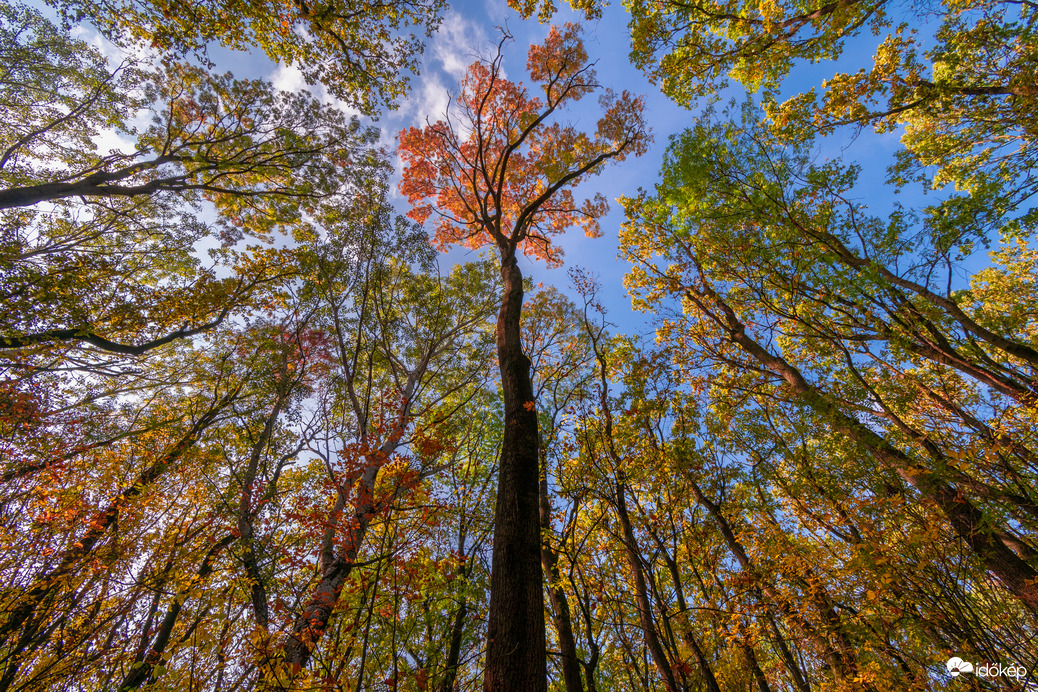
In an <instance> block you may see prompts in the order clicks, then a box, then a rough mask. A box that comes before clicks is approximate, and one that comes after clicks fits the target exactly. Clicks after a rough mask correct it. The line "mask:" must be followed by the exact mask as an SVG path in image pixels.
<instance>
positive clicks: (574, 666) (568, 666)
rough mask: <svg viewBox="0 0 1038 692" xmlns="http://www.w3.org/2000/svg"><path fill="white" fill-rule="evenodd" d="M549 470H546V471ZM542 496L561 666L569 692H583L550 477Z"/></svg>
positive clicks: (545, 557)
mask: <svg viewBox="0 0 1038 692" xmlns="http://www.w3.org/2000/svg"><path fill="white" fill-rule="evenodd" d="M546 471H547V469H545V472H546ZM540 495H541V532H542V541H543V542H542V544H541V564H542V566H543V567H544V575H545V577H546V578H547V580H548V598H549V599H550V600H551V610H552V620H553V622H554V624H555V633H556V635H557V636H558V638H559V653H560V655H561V656H560V659H561V660H560V664H561V666H562V679H563V681H564V682H565V683H566V692H583V690H584V685H583V682H582V681H581V678H580V660H579V659H578V658H577V643H576V640H575V639H574V638H573V618H572V616H571V614H570V609H569V600H568V599H567V598H566V592H565V591H564V590H563V588H562V579H561V578H560V577H559V556H558V555H557V554H556V552H555V550H554V549H553V548H552V547H551V544H550V543H549V541H548V536H549V535H550V529H551V502H550V501H549V499H548V477H547V475H545V476H544V477H542V478H541V479H540Z"/></svg>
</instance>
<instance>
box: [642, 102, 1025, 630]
mask: <svg viewBox="0 0 1038 692" xmlns="http://www.w3.org/2000/svg"><path fill="white" fill-rule="evenodd" d="M752 122H753V117H752V114H750V115H748V117H747V118H746V119H745V120H744V124H743V125H742V126H739V125H735V124H728V125H715V126H711V125H709V124H707V123H706V122H703V123H701V124H700V126H699V127H697V128H696V129H694V130H692V131H689V132H688V133H686V134H685V135H683V136H682V137H680V138H677V139H676V140H675V142H674V144H673V147H672V149H671V153H670V155H669V158H668V164H667V168H666V180H665V182H664V183H663V184H662V185H661V186H660V188H659V197H657V198H650V197H649V196H648V195H645V196H643V197H641V198H639V199H638V200H630V201H629V202H628V211H629V213H630V214H631V219H632V223H631V224H630V225H629V226H628V228H627V230H626V231H625V233H624V237H623V242H624V245H625V249H626V251H627V252H628V253H629V256H630V257H631V258H632V259H634V260H635V261H637V262H638V266H637V267H636V268H635V270H634V271H632V273H631V275H630V276H629V281H630V285H631V286H632V287H634V288H635V289H636V290H637V291H639V293H640V294H641V296H643V298H640V300H645V301H646V302H644V303H642V304H643V305H646V306H647V305H654V304H657V303H658V301H660V300H661V299H663V297H664V296H666V295H668V294H676V295H678V296H680V301H681V310H682V315H683V316H682V317H680V318H678V319H677V320H676V321H675V322H673V323H669V322H668V323H667V324H666V325H665V326H664V327H662V333H666V334H668V338H674V339H681V340H682V341H685V340H686V339H687V340H688V341H686V343H689V347H690V348H692V349H693V350H694V351H698V352H699V353H700V355H698V356H694V358H696V359H697V360H699V361H703V360H707V359H708V360H709V361H711V362H715V363H717V364H719V366H720V367H721V368H722V369H723V370H724V371H727V372H730V373H732V377H733V378H735V379H737V380H740V383H739V385H738V386H739V387H740V388H745V389H748V390H749V391H751V392H754V393H757V394H759V395H761V396H764V397H768V398H773V399H776V400H780V401H787V402H797V403H798V404H799V405H801V406H804V407H805V408H806V409H808V410H810V411H811V412H812V414H813V415H815V416H817V417H818V419H820V420H823V421H825V422H826V425H827V426H830V427H831V429H832V430H833V431H834V433H835V434H838V435H840V436H841V437H842V438H845V439H846V440H847V441H848V442H849V443H850V444H854V445H856V446H859V447H860V448H862V449H865V450H867V451H868V453H869V454H870V455H871V456H872V457H873V458H874V459H875V460H876V461H877V462H879V463H880V464H882V465H883V466H884V467H885V468H886V469H887V470H888V471H889V472H891V474H893V475H896V477H898V478H900V479H901V481H903V483H904V484H905V486H907V488H911V491H909V490H907V489H902V490H900V491H898V492H902V493H906V492H912V493H917V494H918V501H920V502H922V503H925V504H928V505H929V506H932V507H934V508H936V509H937V510H939V511H940V513H941V514H942V515H943V516H944V518H945V521H946V522H947V526H948V527H949V528H950V529H951V531H952V532H953V533H954V535H956V536H958V538H959V539H960V540H961V541H962V542H963V543H964V544H965V545H968V546H969V547H970V549H971V550H972V552H973V554H974V555H975V556H976V559H977V560H978V562H979V563H980V564H981V565H983V570H985V571H986V572H988V573H990V574H991V575H993V576H995V577H996V578H997V579H998V580H999V581H1000V583H1001V585H1002V586H1003V587H1004V588H1005V589H1006V591H1007V592H1009V593H1011V594H1012V595H1013V596H1014V597H1015V598H1016V599H1018V602H1019V605H1020V606H1022V607H1023V608H1024V609H1026V610H1029V611H1031V613H1034V612H1038V611H1036V604H1038V591H1036V590H1035V588H1034V578H1035V565H1034V562H1033V555H1034V546H1033V545H1032V541H1033V538H1031V537H1030V535H1029V534H1030V530H1028V531H1026V532H1025V533H1024V534H1023V535H1020V533H1019V532H1018V531H1017V530H1015V529H1014V525H1016V524H1017V522H1019V523H1020V524H1021V525H1023V526H1029V525H1033V524H1032V519H1031V515H1032V513H1033V511H1034V504H1033V497H1034V495H1033V485H1032V484H1033V480H1032V479H1031V476H1030V474H1031V470H1030V469H1032V468H1033V466H1032V464H1031V462H1030V460H1031V459H1032V458H1033V456H1034V450H1033V446H1032V445H1033V436H1032V435H1031V433H1030V431H1029V429H1028V425H1029V424H1028V423H1025V422H1024V421H1025V420H1029V419H1030V416H1031V413H1030V412H1031V411H1033V410H1034V409H1033V407H1034V401H1035V399H1034V393H1035V388H1034V372H1035V371H1034V368H1035V364H1036V363H1035V360H1034V355H1035V353H1034V343H1033V338H1032V337H1031V336H1030V335H1029V333H1028V331H1027V327H1025V326H1024V325H1023V324H1021V323H1015V322H1012V321H1010V322H1006V323H1002V324H1001V325H999V327H998V328H997V329H994V330H993V329H990V328H989V326H986V325H985V324H982V322H984V319H983V312H982V311H977V310H975V309H974V308H973V305H974V304H972V301H971V300H969V299H968V298H967V296H969V292H968V291H964V292H958V291H953V290H951V284H952V276H951V275H952V273H953V272H955V271H956V270H957V268H956V265H955V263H954V261H953V260H952V258H949V257H948V255H947V254H946V252H944V251H943V250H942V246H943V245H942V244H943V243H945V242H946V238H944V237H942V235H941V234H940V233H939V232H938V231H941V230H943V225H942V224H941V223H940V222H935V223H934V224H933V225H930V224H929V223H922V224H920V225H921V226H922V227H921V228H913V226H912V224H913V223H914V217H913V216H912V215H910V214H908V213H907V212H906V211H905V210H898V211H896V212H895V213H894V214H893V215H892V216H891V218H890V219H889V220H887V221H881V220H880V219H878V218H874V217H870V216H869V215H867V213H866V212H865V211H864V209H863V208H862V207H861V206H860V205H859V204H856V203H854V202H853V201H851V198H850V190H851V189H852V186H853V184H854V178H855V175H856V171H855V170H854V169H849V170H848V169H846V168H844V167H842V166H840V165H839V164H836V163H832V162H827V163H824V164H821V165H811V164H809V162H808V158H807V153H806V152H805V151H804V150H802V149H795V148H782V147H780V146H778V145H776V144H775V143H774V141H773V140H771V139H770V138H769V137H768V136H767V135H766V134H765V133H763V132H761V131H760V130H755V129H754V128H753V125H752ZM1010 247H1012V246H1010ZM656 255H661V256H664V257H667V258H668V259H670V260H671V261H672V262H673V263H672V264H670V265H669V266H667V267H661V266H659V264H658V263H657V262H656V261H655V260H654V256H656ZM942 269H943V272H942V271H941V270H942ZM989 271H994V270H989ZM941 273H945V276H943V277H941ZM1001 273H1002V274H1003V276H1004V279H1005V281H1007V282H1011V283H1015V280H1014V279H1013V278H1012V277H1013V275H1014V274H1015V271H1013V270H1003V272H1001ZM938 277H941V278H938ZM1018 290H1019V291H1020V294H1021V295H1028V294H1029V293H1030V292H1032V290H1033V289H1031V288H1030V287H1026V288H1025V287H1023V286H1019V287H1018ZM1029 300H1030V299H1028V302H1029ZM679 324H680V325H681V326H678V325H679ZM691 343H695V344H696V346H694V347H692V346H691ZM707 354H708V355H707ZM765 392H766V393H765ZM993 420H1000V421H1002V422H1000V423H999V426H1000V427H1001V428H1003V429H1004V432H1003V433H1000V434H998V435H996V434H994V433H993V431H992V428H991V425H992V421H993ZM864 421H869V424H866V423H865V422H864ZM1010 421H1012V422H1010ZM967 439H974V440H975V442H974V443H966V444H967V446H972V444H977V445H981V446H987V445H996V446H997V445H1006V446H1004V447H1002V451H1001V452H998V453H996V454H998V455H999V457H1000V458H1001V459H1002V460H1003V463H1002V464H1001V465H1000V466H999V468H998V470H996V469H995V468H992V467H990V466H988V465H987V464H986V463H984V462H983V461H982V460H981V459H982V457H975V456H974V455H973V454H972V453H966V454H963V452H962V451H960V450H961V447H960V445H962V444H963V443H964V442H965V440H967ZM998 440H1001V442H999V441H998ZM1010 449H1012V450H1013V451H1010ZM898 484H899V485H900V482H898Z"/></svg>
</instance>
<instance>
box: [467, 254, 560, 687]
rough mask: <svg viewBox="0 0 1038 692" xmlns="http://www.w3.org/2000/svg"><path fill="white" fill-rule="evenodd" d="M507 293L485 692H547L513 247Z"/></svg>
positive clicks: (501, 327) (533, 415) (534, 467)
mask: <svg viewBox="0 0 1038 692" xmlns="http://www.w3.org/2000/svg"><path fill="white" fill-rule="evenodd" d="M501 255H502V256H501V278H502V280H503V284H504V295H503V296H502V299H501V310H500V312H498V316H497V357H498V364H499V366H500V369H501V388H502V391H503V394H504V407H505V425H504V438H503V440H502V445H501V458H500V465H499V469H498V484H497V505H496V508H495V512H494V554H493V560H492V566H491V577H490V613H489V623H488V626H487V658H486V675H485V677H484V680H483V689H484V692H545V691H546V690H547V676H548V670H547V660H546V657H545V651H546V644H545V632H544V593H543V583H542V576H541V532H540V518H539V511H538V504H539V488H538V482H539V475H540V474H539V456H538V454H537V447H538V439H537V438H538V436H537V412H536V410H535V408H534V403H533V402H534V399H533V382H532V380H531V378H530V359H529V358H527V357H526V355H525V354H524V353H523V350H522V342H521V341H520V336H519V335H520V318H521V313H522V305H523V275H522V272H521V271H520V270H519V266H518V264H517V262H516V257H515V251H514V249H504V248H503V249H502V253H501Z"/></svg>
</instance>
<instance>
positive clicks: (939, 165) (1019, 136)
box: [625, 0, 1038, 233]
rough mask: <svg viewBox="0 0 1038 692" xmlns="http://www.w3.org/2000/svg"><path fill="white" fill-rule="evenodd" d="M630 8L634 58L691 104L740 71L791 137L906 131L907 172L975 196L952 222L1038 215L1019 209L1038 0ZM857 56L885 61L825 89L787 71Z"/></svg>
mask: <svg viewBox="0 0 1038 692" xmlns="http://www.w3.org/2000/svg"><path fill="white" fill-rule="evenodd" d="M625 4H626V5H627V7H628V8H629V9H630V11H631V33H632V52H631V57H632V59H633V61H634V63H635V64H636V65H638V66H640V67H641V68H642V69H644V70H645V71H646V72H647V73H648V74H649V75H650V77H651V78H652V79H654V80H655V81H657V82H658V83H659V84H660V86H661V88H662V89H663V91H664V92H665V93H666V94H667V95H668V96H670V97H671V98H673V99H674V100H675V101H677V102H678V103H681V104H683V105H686V106H690V105H692V104H693V103H695V102H696V101H697V100H698V99H700V98H701V97H703V96H708V95H713V94H718V93H719V92H720V90H721V89H722V88H723V87H724V86H725V85H726V84H727V83H728V80H729V79H733V80H736V81H738V82H740V83H741V84H742V85H743V86H744V87H745V88H746V89H747V90H748V91H756V90H758V89H761V90H762V92H763V93H762V101H763V103H764V106H765V110H766V112H767V117H768V120H769V121H770V125H771V127H773V128H774V129H775V130H776V131H780V132H782V133H783V134H784V135H785V136H787V137H794V138H797V137H800V138H808V139H809V138H810V137H811V136H812V135H813V134H814V133H815V132H816V131H821V132H823V133H827V134H828V133H832V132H833V131H834V130H835V129H836V128H837V127H840V126H847V125H850V126H853V127H857V128H861V127H863V126H872V127H874V128H875V129H876V130H877V131H879V132H890V131H895V130H897V129H899V128H904V129H903V130H902V133H903V134H902V137H901V141H902V144H903V145H904V147H905V150H904V151H903V152H901V154H900V155H899V156H900V158H901V161H900V167H901V169H902V170H901V171H900V173H899V175H902V176H904V177H905V178H919V179H922V180H925V181H926V182H927V183H929V184H932V185H934V186H936V187H940V186H944V185H947V184H949V183H951V184H954V185H955V186H956V188H957V189H960V190H968V191H969V192H970V193H971V195H972V196H973V197H974V198H975V199H974V200H973V203H972V204H966V205H965V208H963V206H962V205H961V204H960V205H957V206H953V205H949V207H948V208H947V209H946V214H947V215H948V216H949V223H950V224H954V223H956V220H957V219H964V220H965V222H967V223H968V222H969V216H970V215H974V216H975V215H977V214H978V213H984V212H993V213H994V214H996V215H1012V216H1017V215H1018V216H1019V217H1021V220H1020V222H1021V223H1026V224H1033V222H1034V213H1033V212H1032V211H1030V210H1029V209H1028V208H1020V207H1021V205H1023V204H1026V203H1028V202H1027V201H1028V200H1029V199H1031V198H1032V197H1033V195H1034V194H1035V191H1036V189H1035V186H1034V181H1033V180H1032V179H1031V177H1030V175H1029V172H1030V171H1032V170H1033V169H1034V166H1035V163H1036V158H1035V130H1034V127H1033V123H1034V122H1035V119H1036V111H1035V109H1036V104H1038V100H1036V99H1038V92H1036V90H1035V88H1034V86H1033V85H1034V84H1035V65H1036V64H1038V63H1036V61H1035V56H1036V51H1038V42H1036V35H1035V31H1036V21H1038V12H1036V11H1035V8H1034V6H1033V5H1032V4H1031V3H1028V2H1022V3H1015V2H988V1H987V0H970V1H969V2H944V3H941V4H940V5H937V6H934V7H931V6H925V7H924V6H922V5H918V4H915V5H900V6H898V5H895V4H893V3H890V2H887V1H886V0H836V1H834V2H827V1H825V0H819V1H818V2H806V3H805V2H776V3H766V4H765V3H757V2H742V1H741V0H711V1H709V2H692V3H689V2H678V1H676V0H667V1H665V2H656V1H655V0H629V1H628V2H626V3H625ZM869 33H871V34H872V35H873V36H876V37H878V39H877V40H871V39H870V37H869V36H868V34H869ZM848 53H850V54H853V55H855V56H872V63H871V64H868V63H865V64H863V65H860V66H859V69H857V71H847V72H836V73H834V74H832V75H831V76H828V77H827V78H826V79H825V80H824V81H823V82H822V83H821V84H820V85H817V86H815V85H810V84H808V85H804V86H801V84H800V83H798V84H797V85H796V87H793V89H795V90H799V91H800V92H801V93H796V91H795V90H793V89H791V83H792V80H791V79H788V77H790V76H791V75H793V74H798V73H797V72H796V70H798V69H799V68H800V67H801V66H805V65H807V64H819V63H821V64H825V63H827V62H830V61H834V60H836V59H838V58H843V59H844V60H847V59H849V58H851V55H848ZM841 68H842V64H841ZM823 69H828V68H823ZM805 86H806V88H805ZM783 99H784V100H783ZM953 216H954V217H955V219H953V218H952V217H953ZM1022 232H1024V233H1026V230H1025V231H1022Z"/></svg>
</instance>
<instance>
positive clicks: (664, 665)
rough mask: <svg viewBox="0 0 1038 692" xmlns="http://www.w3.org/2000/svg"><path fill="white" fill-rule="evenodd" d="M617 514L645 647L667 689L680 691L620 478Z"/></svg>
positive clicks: (617, 494) (617, 486) (671, 691)
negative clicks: (654, 614) (658, 628)
mask: <svg viewBox="0 0 1038 692" xmlns="http://www.w3.org/2000/svg"><path fill="white" fill-rule="evenodd" d="M616 514H617V516H618V517H619V518H620V527H621V529H622V530H623V542H624V553H625V554H626V556H627V565H628V566H629V567H630V568H631V576H632V577H633V578H634V600H635V604H636V605H637V606H638V621H639V622H640V623H641V626H642V636H643V637H644V639H645V647H646V648H647V649H648V650H649V654H650V655H651V656H652V662H653V663H654V664H656V670H658V671H659V672H660V675H661V676H663V684H664V686H665V687H666V688H667V692H678V689H679V686H678V683H677V680H675V679H674V671H672V670H671V668H670V663H669V662H668V661H667V655H666V654H665V653H664V651H663V646H662V645H661V644H660V637H659V633H658V632H657V631H656V623H655V622H654V621H653V619H652V606H651V603H650V602H649V590H648V587H647V585H646V583H645V570H644V569H643V568H642V558H641V555H640V554H639V552H638V543H637V540H636V539H635V536H634V527H633V526H631V517H630V515H629V513H628V511H627V498H626V487H625V485H624V483H623V482H622V481H620V480H617V482H616Z"/></svg>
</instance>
